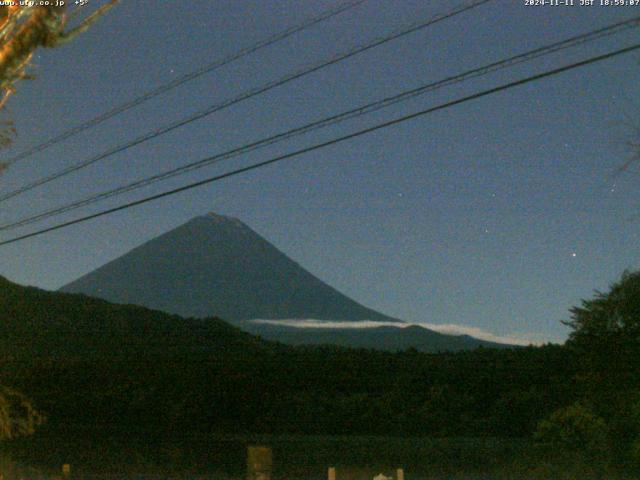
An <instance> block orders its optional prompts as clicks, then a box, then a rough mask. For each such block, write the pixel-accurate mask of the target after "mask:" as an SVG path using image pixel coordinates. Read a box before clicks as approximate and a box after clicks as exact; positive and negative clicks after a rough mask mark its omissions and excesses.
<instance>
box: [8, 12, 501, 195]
mask: <svg viewBox="0 0 640 480" xmlns="http://www.w3.org/2000/svg"><path fill="white" fill-rule="evenodd" d="M491 1H493V0H476V1H474V2H472V3H470V4H467V5H464V6H459V7H457V8H455V9H454V10H451V11H449V12H448V13H446V14H439V15H435V16H431V17H429V19H428V20H421V21H420V22H417V23H413V24H411V26H409V27H408V28H406V27H405V28H403V29H402V30H400V31H396V32H395V33H392V34H390V35H387V36H385V37H382V38H378V39H376V40H374V41H372V42H370V43H367V44H366V45H362V46H357V47H355V48H353V49H351V50H349V51H347V52H345V53H341V54H338V55H336V56H333V57H331V58H330V59H328V60H323V61H321V62H319V63H317V64H314V65H312V66H311V67H305V68H304V69H302V70H299V71H297V72H294V73H291V74H288V75H286V76H284V77H282V78H280V79H278V80H275V81H272V82H268V83H267V84H264V85H261V86H259V87H257V88H254V89H252V90H249V91H246V92H244V93H241V94H239V95H238V96H236V97H233V98H231V99H228V100H226V101H224V102H222V103H217V104H214V105H211V106H210V107H208V108H206V109H205V110H203V111H200V112H197V113H195V114H193V115H191V116H189V117H186V118H183V119H182V120H179V121H177V122H174V123H171V124H169V125H165V126H164V127H160V128H158V129H155V130H152V131H150V132H147V133H145V134H143V135H141V136H139V137H137V138H135V139H134V140H131V141H128V142H126V143H124V144H121V145H118V146H116V147H113V148H111V149H109V150H107V151H105V152H103V153H101V154H99V155H97V156H95V157H92V158H89V159H87V160H84V161H82V162H80V163H77V164H75V165H71V166H69V167H67V168H64V169H62V170H60V171H58V172H55V173H52V174H51V175H48V176H46V177H44V178H41V179H39V180H36V181H34V182H32V183H29V184H27V185H25V186H23V187H20V188H18V189H16V190H13V191H10V192H7V193H5V194H2V195H0V202H2V201H5V200H8V199H10V198H13V197H15V196H17V195H20V194H21V193H24V192H27V191H29V190H32V189H34V188H36V187H39V186H41V185H44V184H46V183H48V182H51V181H52V180H56V179H58V178H60V177H63V176H65V175H69V174H70V173H73V172H77V171H78V170H81V169H83V168H85V167H88V166H89V165H93V164H94V163H96V162H99V161H101V160H104V159H105V158H108V157H111V156H112V155H115V154H116V153H120V152H123V151H125V150H128V149H129V148H132V147H134V146H136V145H140V144H141V143H144V142H147V141H149V140H152V139H154V138H157V137H159V136H161V135H165V134H167V133H169V132H171V131H173V130H175V129H177V128H180V127H183V126H185V125H188V124H190V123H193V122H195V121H196V120H200V119H202V118H204V117H207V116H209V115H212V114H213V113H215V112H219V111H220V110H223V109H225V108H228V107H230V106H232V105H235V104H237V103H240V102H242V101H244V100H247V99H249V98H252V97H255V96H257V95H261V94H263V93H266V92H268V91H269V90H272V89H274V88H276V87H280V86H282V85H285V84H287V83H289V82H292V81H293V80H297V79H299V78H302V77H304V76H306V75H309V74H311V73H313V72H317V71H318V70H321V69H323V68H326V67H328V66H330V65H334V64H336V63H338V62H341V61H343V60H346V59H348V58H351V57H353V56H355V55H358V54H360V53H363V52H366V51H368V50H370V49H372V48H375V47H378V46H380V45H383V44H385V43H388V42H390V41H392V40H395V39H397V38H400V37H403V36H405V35H408V34H410V33H413V32H416V31H418V30H421V29H424V28H427V27H429V26H431V25H434V24H436V23H438V22H441V21H443V20H446V19H448V18H451V17H454V16H456V15H459V14H461V13H464V12H466V11H468V10H471V9H473V8H476V7H478V6H480V5H483V4H485V3H488V2H491Z"/></svg>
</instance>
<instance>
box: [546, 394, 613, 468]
mask: <svg viewBox="0 0 640 480" xmlns="http://www.w3.org/2000/svg"><path fill="white" fill-rule="evenodd" d="M534 438H535V439H536V440H537V441H538V442H540V443H543V444H548V445H550V446H552V447H553V448H559V449H561V450H562V451H565V452H567V451H568V452H573V453H578V452H580V453H585V454H586V455H588V456H591V457H596V458H604V457H606V454H607V451H608V445H609V438H608V428H607V425H606V423H605V421H604V420H603V419H602V418H600V417H598V416H596V415H595V414H593V412H591V411H590V410H589V409H588V408H586V407H584V406H582V405H580V404H579V403H575V404H573V405H571V406H569V407H564V408H561V409H559V410H556V411H555V412H553V413H552V414H551V416H550V417H549V418H547V419H545V420H542V421H541V422H540V423H539V424H538V428H537V429H536V432H535V434H534Z"/></svg>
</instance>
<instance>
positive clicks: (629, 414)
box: [564, 271, 640, 454]
mask: <svg viewBox="0 0 640 480" xmlns="http://www.w3.org/2000/svg"><path fill="white" fill-rule="evenodd" d="M564 323H565V324H566V325H568V326H569V327H571V328H572V329H573V331H572V332H571V335H570V337H569V341H568V342H567V346H568V347H569V348H570V349H571V351H572V352H573V358H574V361H575V363H576V371H577V375H576V378H575V381H576V385H577V387H578V388H579V390H580V396H581V397H582V399H583V400H584V401H585V402H586V403H587V404H589V405H591V406H593V408H594V410H595V411H596V413H597V414H598V415H600V416H602V417H603V418H604V419H605V420H606V422H607V423H608V425H609V427H610V431H611V436H612V440H613V446H614V447H615V448H616V450H617V452H619V453H621V454H622V453H623V452H628V451H629V448H630V447H631V443H632V442H633V441H637V440H638V439H639V438H638V437H639V435H638V433H639V430H638V429H639V426H638V425H637V424H636V421H634V420H633V418H634V416H635V415H636V414H635V413H634V412H635V411H636V410H637V408H638V405H639V404H640V402H639V399H640V375H638V365H640V271H637V272H628V271H626V272H624V273H623V274H622V276H621V278H620V280H618V281H617V282H615V283H614V284H613V285H611V287H610V289H609V291H608V292H606V293H602V292H596V294H595V296H594V298H592V299H591V300H583V301H582V305H581V306H580V307H574V308H573V309H572V310H571V320H570V321H567V322H564Z"/></svg>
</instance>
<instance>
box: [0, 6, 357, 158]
mask: <svg viewBox="0 0 640 480" xmlns="http://www.w3.org/2000/svg"><path fill="white" fill-rule="evenodd" d="M366 1H367V0H352V1H348V2H345V3H343V4H342V5H339V6H338V7H336V8H334V9H331V10H327V11H325V12H323V13H321V14H320V15H317V16H315V17H310V18H307V19H306V20H304V21H303V22H302V23H300V24H299V25H294V26H292V27H289V28H287V29H285V30H283V31H281V32H278V33H276V34H274V35H272V36H270V37H267V38H264V39H262V40H260V41H259V42H258V43H256V44H254V45H251V46H249V47H246V48H243V49H241V50H238V51H237V52H234V53H232V54H230V55H228V56H226V57H223V58H221V59H219V60H216V61H214V62H212V63H210V64H208V65H205V66H203V67H201V68H199V69H197V70H194V71H192V72H189V73H187V74H185V75H182V76H180V77H178V78H175V79H174V80H172V81H170V82H168V83H165V84H163V85H160V86H159V87H156V88H155V89H153V90H150V91H148V92H146V93H143V94H142V95H140V96H139V97H136V98H134V99H133V100H130V101H128V102H126V103H123V104H121V105H118V106H117V107H114V108H112V109H111V110H108V111H107V112H105V113H103V114H101V115H99V116H97V117H95V118H92V119H91V120H88V121H86V122H84V123H81V124H80V125H77V126H75V127H73V128H70V129H69V130H66V131H65V132H62V133H61V134H60V135H57V136H55V137H52V138H50V139H48V140H46V141H44V142H43V143H41V144H39V145H36V146H35V147H32V148H30V149H29V150H26V151H24V152H22V153H20V154H18V155H16V156H14V157H12V158H10V159H9V160H7V161H6V162H5V163H7V164H12V163H15V162H18V161H20V160H22V159H24V158H27V157H30V156H31V155H33V154H35V153H39V152H42V151H43V150H46V149H48V148H50V147H52V146H54V145H56V144H58V143H60V142H62V141H64V140H67V139H69V138H71V137H73V136H74V135H77V134H78V133H80V132H83V131H85V130H88V129H90V128H93V127H95V126H97V125H100V124H101V123H103V122H105V121H106V120H109V119H110V118H113V117H115V116H117V115H120V114H121V113H124V112H126V111H127V110H131V109H132V108H134V107H137V106H138V105H140V104H142V103H144V102H146V101H148V100H151V99H152V98H155V97H157V96H159V95H162V94H164V93H167V92H169V91H171V90H173V89H174V88H177V87H179V86H181V85H184V84H185V83H187V82H190V81H192V80H195V79H196V78H199V77H201V76H203V75H205V74H207V73H210V72H213V71H214V70H217V69H218V68H220V67H223V66H225V65H228V64H230V63H232V62H234V61H236V60H238V59H240V58H242V57H245V56H247V55H249V54H251V53H255V52H257V51H258V50H261V49H263V48H266V47H269V46H271V45H273V44H275V43H278V42H280V41H282V40H285V39H286V38H288V37H290V36H292V35H294V34H296V33H298V32H301V31H303V30H306V29H307V28H310V27H312V26H314V25H316V24H318V23H320V22H323V21H324V20H328V19H330V18H332V17H335V16H337V15H339V14H340V13H342V12H346V11H348V10H351V9H352V8H354V7H357V6H358V5H360V4H362V3H364V2H366Z"/></svg>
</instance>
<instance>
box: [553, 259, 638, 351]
mask: <svg viewBox="0 0 640 480" xmlns="http://www.w3.org/2000/svg"><path fill="white" fill-rule="evenodd" d="M571 317H572V318H571V320H570V321H567V322H563V323H565V325H568V326H569V327H571V328H572V329H573V332H572V333H571V335H570V337H569V343H570V344H573V345H574V346H587V345H588V346H589V347H593V346H594V345H604V344H606V345H608V346H613V345H614V344H618V343H620V342H621V343H624V344H632V345H635V346H637V345H638V344H639V342H640V271H637V272H629V271H625V272H624V273H623V274H622V277H621V279H620V280H619V281H618V282H616V283H614V284H613V285H612V286H611V288H610V290H609V292H608V293H602V292H596V295H595V298H593V299H592V300H583V301H582V307H574V308H572V309H571Z"/></svg>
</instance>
